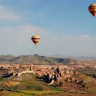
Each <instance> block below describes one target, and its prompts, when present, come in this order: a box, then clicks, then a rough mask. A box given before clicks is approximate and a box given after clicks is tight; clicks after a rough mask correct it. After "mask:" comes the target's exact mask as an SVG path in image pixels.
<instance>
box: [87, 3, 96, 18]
mask: <svg viewBox="0 0 96 96" xmlns="http://www.w3.org/2000/svg"><path fill="white" fill-rule="evenodd" d="M88 10H89V12H90V13H91V14H92V15H93V16H94V17H95V16H96V3H93V4H91V5H90V6H89V7H88Z"/></svg>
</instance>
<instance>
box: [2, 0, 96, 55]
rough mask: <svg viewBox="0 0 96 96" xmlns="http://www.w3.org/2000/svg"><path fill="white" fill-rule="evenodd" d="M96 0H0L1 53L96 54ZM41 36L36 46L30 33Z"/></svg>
mask: <svg viewBox="0 0 96 96" xmlns="http://www.w3.org/2000/svg"><path fill="white" fill-rule="evenodd" d="M92 3H96V0H0V55H8V54H11V55H16V56H18V55H33V54H39V55H48V56H49V55H50V56H51V55H55V54H61V55H64V56H96V18H94V17H93V16H92V15H91V14H90V13H89V11H88V6H89V5H90V4H92ZM34 34H38V35H39V36H40V37H41V40H40V42H39V43H38V45H37V46H35V45H34V44H33V42H32V41H31V37H32V36H33V35H34Z"/></svg>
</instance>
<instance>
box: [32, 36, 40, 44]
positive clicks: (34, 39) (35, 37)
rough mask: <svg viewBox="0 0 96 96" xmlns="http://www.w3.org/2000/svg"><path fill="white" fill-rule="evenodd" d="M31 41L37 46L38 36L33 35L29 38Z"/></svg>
mask: <svg viewBox="0 0 96 96" xmlns="http://www.w3.org/2000/svg"><path fill="white" fill-rule="evenodd" d="M31 40H32V41H33V43H34V44H35V45H37V44H38V43H39V41H40V36H38V35H33V36H32V37H31Z"/></svg>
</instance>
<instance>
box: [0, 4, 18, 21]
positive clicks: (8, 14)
mask: <svg viewBox="0 0 96 96" xmlns="http://www.w3.org/2000/svg"><path fill="white" fill-rule="evenodd" d="M19 18H20V16H17V15H16V12H15V11H13V10H12V9H9V8H7V7H5V6H2V5H0V20H17V19H19Z"/></svg>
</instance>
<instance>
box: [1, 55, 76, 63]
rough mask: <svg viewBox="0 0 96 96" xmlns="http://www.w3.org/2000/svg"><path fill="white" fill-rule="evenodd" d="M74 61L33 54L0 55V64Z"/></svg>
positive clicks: (72, 61)
mask: <svg viewBox="0 0 96 96" xmlns="http://www.w3.org/2000/svg"><path fill="white" fill-rule="evenodd" d="M75 62H76V61H75V60H73V59H70V58H56V57H46V56H39V55H37V54H35V55H20V56H18V57H15V56H10V55H7V56H4V55H3V56H0V64H29V63H32V64H58V63H59V64H71V63H73V64H74V63H75Z"/></svg>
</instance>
